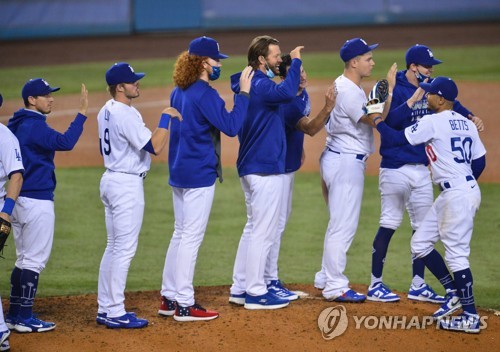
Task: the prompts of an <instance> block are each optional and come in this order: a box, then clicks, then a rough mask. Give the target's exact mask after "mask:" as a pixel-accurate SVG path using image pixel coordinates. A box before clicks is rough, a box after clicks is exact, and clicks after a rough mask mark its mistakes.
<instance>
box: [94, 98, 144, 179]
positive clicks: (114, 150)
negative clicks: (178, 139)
mask: <svg viewBox="0 0 500 352" xmlns="http://www.w3.org/2000/svg"><path fill="white" fill-rule="evenodd" d="M97 122H98V126H99V142H100V147H101V153H102V156H103V158H104V166H105V167H106V169H108V170H111V171H115V172H123V173H128V174H136V175H139V174H141V173H143V172H146V171H148V170H149V167H150V165H151V157H150V155H149V152H147V151H145V150H143V149H142V148H143V147H144V146H145V145H146V144H147V142H148V141H149V140H150V139H151V135H152V133H151V131H150V130H149V129H148V128H147V127H146V125H145V124H144V121H143V120H142V116H141V114H140V113H139V111H137V109H136V108H134V107H132V106H128V105H126V104H123V103H120V102H118V101H116V100H114V99H110V100H108V101H107V102H106V104H105V105H104V106H103V107H102V109H101V111H99V114H98V115H97Z"/></svg>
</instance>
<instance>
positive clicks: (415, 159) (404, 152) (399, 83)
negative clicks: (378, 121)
mask: <svg viewBox="0 0 500 352" xmlns="http://www.w3.org/2000/svg"><path fill="white" fill-rule="evenodd" d="M431 81H432V80H431ZM429 83H430V82H429ZM416 90H417V87H415V86H414V85H413V84H411V83H410V82H408V79H407V78H406V70H404V71H399V72H398V73H397V74H396V86H395V87H394V91H393V96H392V102H391V109H390V111H389V114H388V115H387V117H386V119H385V123H386V124H387V125H388V126H390V127H392V128H393V129H395V130H398V131H400V130H404V129H405V128H406V127H408V126H411V125H413V124H414V123H415V122H417V121H418V120H419V119H420V118H421V117H422V116H424V115H428V114H432V111H430V110H429V109H428V108H427V98H426V97H425V96H424V98H422V100H420V101H418V102H417V103H415V105H414V106H413V108H409V107H408V104H406V101H407V100H408V99H409V98H410V97H411V96H412V95H413V93H415V91H416ZM453 110H455V111H456V112H458V113H460V114H461V115H463V116H465V117H467V116H469V114H472V113H471V112H470V111H469V110H467V109H466V108H465V107H463V106H462V104H460V102H459V101H458V100H455V104H454V105H453ZM380 155H381V156H382V161H381V163H380V167H382V168H387V169H397V168H400V167H401V166H403V165H405V164H424V165H428V164H429V161H428V160H427V155H426V154H425V145H423V144H421V145H417V146H412V145H410V144H407V145H404V146H391V145H390V143H388V141H385V139H384V137H382V136H381V143H380Z"/></svg>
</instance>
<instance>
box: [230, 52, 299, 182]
mask: <svg viewBox="0 0 500 352" xmlns="http://www.w3.org/2000/svg"><path fill="white" fill-rule="evenodd" d="M301 66H302V61H301V60H299V59H293V60H292V64H291V66H290V68H289V70H288V73H287V76H286V79H285V80H283V81H282V82H281V83H280V84H276V83H275V82H274V81H272V80H271V79H269V78H268V77H267V75H266V74H265V73H263V72H262V71H259V70H257V71H255V75H254V76H253V79H252V88H251V90H250V106H249V107H248V113H247V115H246V117H245V120H244V121H243V126H242V127H241V129H240V131H239V132H238V138H239V141H240V147H239V150H238V160H237V161H236V167H237V169H238V174H239V176H240V177H242V176H245V175H250V174H263V175H272V174H283V173H284V172H285V156H286V140H285V127H284V122H283V115H282V113H281V109H280V105H281V104H283V103H289V102H290V101H292V100H293V98H295V96H296V95H297V92H298V90H299V83H300V67H301ZM240 76H241V72H240V73H236V74H234V75H232V76H231V89H232V90H233V92H235V93H236V94H238V93H239V89H240V87H239V79H240Z"/></svg>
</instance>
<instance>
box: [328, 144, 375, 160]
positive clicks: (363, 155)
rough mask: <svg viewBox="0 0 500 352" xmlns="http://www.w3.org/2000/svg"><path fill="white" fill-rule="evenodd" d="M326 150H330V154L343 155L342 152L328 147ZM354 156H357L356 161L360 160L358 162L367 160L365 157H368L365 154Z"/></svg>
mask: <svg viewBox="0 0 500 352" xmlns="http://www.w3.org/2000/svg"><path fill="white" fill-rule="evenodd" d="M326 149H328V151H329V152H332V153H335V154H341V153H340V152H337V151H335V150H332V149H330V147H326ZM354 155H356V159H358V160H365V157H366V155H365V154H354Z"/></svg>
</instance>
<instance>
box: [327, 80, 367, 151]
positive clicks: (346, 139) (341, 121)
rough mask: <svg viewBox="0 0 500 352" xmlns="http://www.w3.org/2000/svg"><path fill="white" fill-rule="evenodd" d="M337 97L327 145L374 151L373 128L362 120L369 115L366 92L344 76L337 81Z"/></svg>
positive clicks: (344, 149) (329, 122) (328, 127)
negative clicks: (366, 111)
mask: <svg viewBox="0 0 500 352" xmlns="http://www.w3.org/2000/svg"><path fill="white" fill-rule="evenodd" d="M335 88H336V90H337V100H336V103H335V108H334V109H333V111H332V112H331V113H330V119H329V121H328V123H327V124H326V126H325V128H326V132H327V134H328V136H327V138H326V146H327V147H329V148H330V149H332V150H334V151H336V152H340V153H351V154H372V153H373V152H374V151H375V145H374V143H373V128H372V127H371V126H369V125H367V124H365V123H360V122H359V120H360V119H361V117H363V115H364V114H365V113H364V111H363V106H364V105H365V104H366V94H365V92H364V91H363V89H362V88H361V87H359V86H357V85H356V84H355V83H354V82H353V81H351V80H350V79H349V78H347V77H345V76H344V75H341V76H339V77H338V78H337V79H336V80H335Z"/></svg>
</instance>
